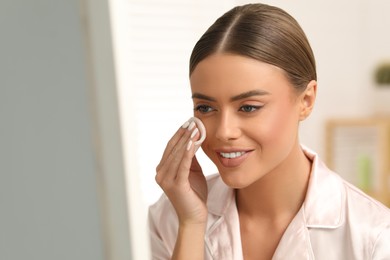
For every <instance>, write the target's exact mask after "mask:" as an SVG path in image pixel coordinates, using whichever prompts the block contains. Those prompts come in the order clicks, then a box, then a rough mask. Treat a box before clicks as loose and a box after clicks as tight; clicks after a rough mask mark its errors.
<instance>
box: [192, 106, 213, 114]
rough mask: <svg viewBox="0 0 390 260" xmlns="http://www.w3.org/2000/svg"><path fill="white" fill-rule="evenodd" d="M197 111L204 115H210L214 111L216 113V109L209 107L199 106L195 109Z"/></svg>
mask: <svg viewBox="0 0 390 260" xmlns="http://www.w3.org/2000/svg"><path fill="white" fill-rule="evenodd" d="M194 110H195V111H198V112H200V113H202V114H206V113H210V112H212V111H215V109H214V108H213V107H211V106H209V105H198V106H196V107H195V108H194Z"/></svg>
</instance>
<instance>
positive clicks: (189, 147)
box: [187, 140, 192, 151]
mask: <svg viewBox="0 0 390 260" xmlns="http://www.w3.org/2000/svg"><path fill="white" fill-rule="evenodd" d="M191 146H192V141H191V140H190V141H189V142H188V144H187V151H189V150H190V149H191Z"/></svg>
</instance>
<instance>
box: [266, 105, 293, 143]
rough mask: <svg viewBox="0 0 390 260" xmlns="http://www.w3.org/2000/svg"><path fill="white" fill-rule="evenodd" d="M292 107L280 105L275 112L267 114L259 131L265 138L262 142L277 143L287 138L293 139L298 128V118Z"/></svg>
mask: <svg viewBox="0 0 390 260" xmlns="http://www.w3.org/2000/svg"><path fill="white" fill-rule="evenodd" d="M292 111H294V110H293V108H292V107H291V106H290V107H287V106H286V107H282V108H280V109H278V110H277V112H276V113H272V114H271V113H270V114H269V115H267V117H265V118H266V120H264V122H262V124H261V126H260V129H259V130H260V131H259V132H261V133H263V137H264V138H265V140H264V142H269V143H275V144H276V143H278V142H286V141H288V139H294V137H295V136H296V134H297V129H298V121H299V120H298V118H297V116H296V113H293V112H292Z"/></svg>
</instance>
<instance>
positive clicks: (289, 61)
mask: <svg viewBox="0 0 390 260" xmlns="http://www.w3.org/2000/svg"><path fill="white" fill-rule="evenodd" d="M215 53H232V54H238V55H243V56H247V57H250V58H253V59H256V60H259V61H262V62H265V63H268V64H272V65H275V66H277V67H279V68H281V69H283V70H284V71H285V72H286V74H287V78H288V79H289V80H290V82H291V83H292V84H293V85H294V87H295V88H296V89H297V90H298V91H299V92H300V91H303V90H304V89H305V88H306V86H307V84H308V83H309V82H310V81H311V80H316V79H317V73H316V66H315V59H314V54H313V51H312V49H311V47H310V44H309V42H308V40H307V38H306V35H305V33H304V32H303V30H302V28H301V27H300V25H299V24H298V22H297V21H296V20H295V19H294V18H293V17H292V16H291V15H289V14H288V13H287V12H285V11H283V10H282V9H280V8H277V7H274V6H270V5H265V4H247V5H243V6H237V7H235V8H233V9H231V10H230V11H228V12H226V13H225V14H224V15H222V16H221V17H220V18H218V19H217V20H216V21H215V23H214V24H213V25H211V27H210V28H209V29H208V30H207V31H206V32H205V33H204V34H203V36H202V37H201V38H200V39H199V41H198V42H197V43H196V45H195V47H194V49H193V51H192V54H191V57H190V75H191V74H192V72H193V71H194V70H195V68H196V66H197V65H198V63H199V62H201V61H202V60H204V59H205V58H207V57H208V56H210V55H212V54H215Z"/></svg>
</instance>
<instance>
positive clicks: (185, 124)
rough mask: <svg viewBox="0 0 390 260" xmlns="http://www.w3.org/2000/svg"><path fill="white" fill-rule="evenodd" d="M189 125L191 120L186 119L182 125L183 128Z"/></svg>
mask: <svg viewBox="0 0 390 260" xmlns="http://www.w3.org/2000/svg"><path fill="white" fill-rule="evenodd" d="M189 125H190V122H189V121H186V122H185V123H184V124H183V125H182V126H181V128H184V129H186V128H187V127H188V126H189Z"/></svg>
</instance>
